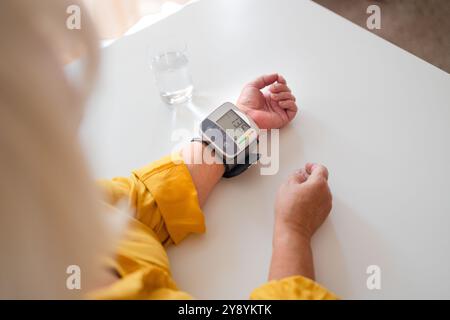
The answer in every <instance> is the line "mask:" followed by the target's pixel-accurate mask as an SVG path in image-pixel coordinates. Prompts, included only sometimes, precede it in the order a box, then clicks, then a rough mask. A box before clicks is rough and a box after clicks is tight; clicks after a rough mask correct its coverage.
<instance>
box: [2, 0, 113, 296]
mask: <svg viewBox="0 0 450 320" xmlns="http://www.w3.org/2000/svg"><path fill="white" fill-rule="evenodd" d="M73 4H77V1H73V0H71V1H70V2H69V1H65V0H58V1H54V0H40V1H34V0H28V1H27V0H2V1H0V38H1V39H2V41H1V42H0V266H1V267H0V269H1V271H0V298H2V299H5V298H6V299H15V298H25V299H49V298H56V299H66V298H69V299H70V298H79V297H82V296H83V295H84V294H85V293H86V291H88V290H91V289H92V287H91V285H92V284H95V283H96V282H97V281H98V277H99V276H101V271H102V269H101V267H100V266H101V262H102V261H101V259H100V258H101V257H102V256H103V255H105V254H107V253H108V252H109V250H110V249H111V248H112V247H111V243H112V240H113V239H114V234H113V233H112V232H111V230H110V228H109V227H108V225H107V223H106V218H105V217H103V215H102V213H101V212H102V209H101V208H100V205H99V201H98V199H99V198H98V194H97V190H96V188H95V186H94V185H93V184H92V181H91V179H90V177H89V173H88V170H87V167H86V165H85V161H84V159H83V156H82V154H81V152H80V146H79V142H78V133H77V128H78V122H79V119H80V115H81V114H82V106H83V103H84V99H85V96H86V95H87V93H88V91H89V88H90V85H91V83H92V81H93V80H94V77H93V75H94V73H95V66H96V64H97V53H96V42H95V34H94V33H93V29H92V27H91V24H90V22H89V19H88V17H87V14H86V13H85V12H84V11H82V12H83V15H82V28H81V30H69V29H67V28H66V19H67V17H68V14H67V12H66V10H67V8H68V6H69V5H73ZM78 5H80V4H78ZM80 7H81V5H80ZM81 8H82V7H81ZM74 51H77V52H78V53H79V54H81V55H83V60H82V61H83V62H84V63H83V64H84V66H85V68H84V71H83V73H82V74H83V76H82V81H80V83H81V84H83V86H80V85H74V84H72V83H71V82H70V81H69V80H68V79H67V78H66V76H65V73H64V62H65V60H66V59H65V57H66V56H67V55H66V54H67V53H69V52H70V53H73V52H74ZM70 265H78V266H79V267H80V269H81V291H79V290H69V289H68V288H67V287H66V280H67V278H68V277H69V274H67V273H66V271H67V268H68V267H69V266H70Z"/></svg>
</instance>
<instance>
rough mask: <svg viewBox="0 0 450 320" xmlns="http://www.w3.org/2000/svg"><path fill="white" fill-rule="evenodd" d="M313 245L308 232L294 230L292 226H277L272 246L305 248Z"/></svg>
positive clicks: (277, 247) (276, 247)
mask: <svg viewBox="0 0 450 320" xmlns="http://www.w3.org/2000/svg"><path fill="white" fill-rule="evenodd" d="M310 246H311V237H310V236H309V234H307V233H303V232H297V231H293V230H292V229H291V228H275V232H274V236H273V241H272V248H273V250H277V249H282V248H292V249H298V248H304V247H310Z"/></svg>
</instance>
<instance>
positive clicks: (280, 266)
mask: <svg viewBox="0 0 450 320" xmlns="http://www.w3.org/2000/svg"><path fill="white" fill-rule="evenodd" d="M275 232H278V235H277V237H276V240H275V241H274V242H273V249H272V261H271V265H270V272H269V280H280V279H282V278H286V277H290V276H295V275H301V276H304V277H306V278H309V279H311V280H314V279H315V276H314V262H313V254H312V250H311V241H310V239H309V238H306V237H304V236H302V235H300V234H296V233H293V232H287V231H284V230H276V231H275Z"/></svg>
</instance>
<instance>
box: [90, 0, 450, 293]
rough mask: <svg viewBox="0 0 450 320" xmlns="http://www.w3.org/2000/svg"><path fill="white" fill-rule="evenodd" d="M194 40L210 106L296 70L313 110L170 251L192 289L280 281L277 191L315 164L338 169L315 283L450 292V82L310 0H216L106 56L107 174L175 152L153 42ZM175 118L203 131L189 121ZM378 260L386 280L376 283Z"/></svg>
mask: <svg viewBox="0 0 450 320" xmlns="http://www.w3.org/2000/svg"><path fill="white" fill-rule="evenodd" d="M174 41H185V42H186V43H187V44H188V47H189V56H190V60H191V62H190V67H191V73H192V75H193V78H194V82H195V84H196V88H197V90H198V91H197V94H198V96H199V97H198V98H197V99H196V105H197V107H198V109H199V110H200V112H201V113H206V112H207V111H209V110H211V109H212V108H213V107H215V106H217V105H218V104H219V103H220V102H222V101H226V100H230V101H235V99H236V97H237V96H238V94H239V91H240V88H241V87H242V85H243V84H244V83H245V82H246V81H248V80H250V79H252V78H254V77H255V76H257V75H260V74H262V73H270V72H273V71H275V72H280V73H282V74H284V75H285V76H286V78H287V79H288V82H289V84H290V86H291V87H292V89H293V91H294V93H295V94H296V95H297V97H298V101H299V104H300V107H301V112H300V114H299V116H298V117H297V118H296V119H295V121H294V122H293V123H292V125H291V126H289V127H288V128H286V129H284V130H283V131H282V132H281V169H280V171H279V173H278V174H277V175H274V176H263V177H261V176H260V175H259V171H258V170H257V168H253V169H252V170H250V171H248V172H246V173H245V174H244V175H242V176H240V177H238V178H236V179H233V180H229V181H223V182H221V183H220V185H219V186H218V187H217V189H216V190H215V191H214V193H213V195H212V196H211V198H210V201H209V203H208V204H207V206H206V208H205V214H206V221H207V228H208V231H207V233H206V234H205V235H200V236H192V237H190V238H189V239H187V240H186V241H185V242H184V243H182V244H181V245H180V246H179V247H173V248H171V249H170V250H169V256H170V259H171V263H172V270H173V274H174V277H175V279H176V280H177V282H178V284H179V287H180V288H181V289H183V290H185V291H187V292H190V293H191V294H193V295H194V296H195V297H197V298H214V299H216V298H225V299H228V298H246V297H248V295H249V293H250V291H251V290H252V288H254V287H256V286H258V285H259V284H262V283H263V282H264V281H265V279H266V275H267V270H268V265H269V260H270V254H271V236H272V221H273V210H272V208H273V203H274V196H275V192H276V190H277V187H278V185H279V184H280V182H281V181H282V180H283V179H285V178H286V176H287V175H288V174H289V173H290V172H291V171H292V170H294V169H295V168H298V167H300V166H303V165H304V164H305V162H306V161H309V160H311V161H317V162H321V163H324V164H326V165H327V166H328V168H329V170H330V172H331V176H330V184H331V188H332V191H333V194H334V208H333V213H332V216H331V218H330V219H329V220H328V221H327V222H326V223H325V225H324V226H323V227H322V228H321V230H320V231H319V232H318V234H317V235H316V237H315V239H314V243H313V249H314V254H315V264H316V271H317V280H318V281H319V282H320V283H322V284H324V285H325V286H326V287H328V288H329V289H331V290H333V291H334V292H336V293H337V294H338V295H340V296H341V297H343V298H369V299H372V298H450V272H449V270H450V233H449V227H450V183H449V180H450V143H449V138H450V76H449V75H448V74H446V73H445V72H443V71H441V70H439V69H437V68H435V67H433V66H432V65H430V64H428V63H426V62H424V61H422V60H420V59H419V58H416V57H414V56H412V55H411V54H409V53H407V52H405V51H403V50H402V49H399V48H397V47H396V46H394V45H392V44H390V43H388V42H386V41H384V40H383V39H381V38H378V37H376V36H374V35H372V34H371V33H369V32H367V31H365V30H363V29H361V28H359V27H357V26H356V25H354V24H352V23H350V22H348V21H346V20H345V19H343V18H341V17H339V16H337V15H335V14H333V13H332V12H329V11H328V10H326V9H324V8H322V7H320V6H318V5H316V4H315V3H312V2H309V1H300V0H296V1H289V0H264V1H262V0H245V1H243V0H233V1H231V0H203V1H200V2H197V3H194V4H192V5H189V6H188V7H186V8H185V9H183V10H181V11H180V12H178V13H177V14H175V15H173V16H171V17H169V18H167V19H165V20H163V21H161V22H159V23H157V24H156V25H153V26H151V27H150V28H148V29H146V30H144V31H142V32H140V33H137V34H135V35H133V36H130V37H126V38H124V39H122V40H120V41H118V42H116V43H115V44H114V45H112V46H111V47H109V48H107V49H105V50H103V51H102V56H103V64H102V67H101V70H100V79H99V84H98V87H97V88H96V90H95V93H94V95H93V98H92V99H91V101H90V103H89V108H88V110H87V115H86V119H85V122H84V124H83V128H82V139H83V141H84V145H85V147H86V151H87V154H88V157H89V160H90V163H91V164H92V168H93V171H94V174H95V175H96V176H98V177H113V176H117V175H128V174H129V173H130V171H131V170H132V169H134V168H137V167H140V166H142V165H144V164H146V163H148V162H150V161H153V160H156V159H158V158H159V157H161V156H163V155H165V154H167V153H168V152H170V151H171V149H172V146H173V145H174V143H173V142H171V141H170V134H171V130H172V128H174V125H173V124H171V123H172V122H171V121H172V120H171V117H172V116H173V112H172V110H170V108H168V107H166V106H165V105H164V104H163V103H162V102H161V101H160V99H159V96H158V92H157V89H156V88H155V85H154V83H153V78H152V74H151V71H150V69H149V68H148V57H147V49H148V47H149V46H150V45H154V46H157V47H164V46H165V45H166V44H168V43H172V42H174ZM177 117H178V120H177V124H176V125H175V126H181V125H183V126H187V127H188V128H189V129H191V128H192V118H189V117H186V116H185V115H181V116H180V115H178V116H177ZM373 264H375V265H378V266H380V267H381V271H382V288H381V290H379V291H376V290H375V291H370V290H368V289H367V287H366V279H367V276H368V275H367V274H366V268H367V266H369V265H373Z"/></svg>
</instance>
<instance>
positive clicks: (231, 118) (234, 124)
mask: <svg viewBox="0 0 450 320" xmlns="http://www.w3.org/2000/svg"><path fill="white" fill-rule="evenodd" d="M217 123H218V124H219V125H220V126H221V127H222V129H224V130H225V131H227V130H230V129H233V130H234V131H233V138H234V140H237V139H238V138H239V137H240V136H242V135H243V134H244V133H245V132H246V131H247V130H248V129H250V126H249V125H248V124H247V123H246V122H245V121H244V120H243V119H242V118H241V117H239V116H238V115H237V113H236V112H234V111H233V110H230V111H228V112H227V113H225V114H224V115H223V116H222V117H220V119H219V120H217ZM227 133H228V134H229V132H227Z"/></svg>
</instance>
